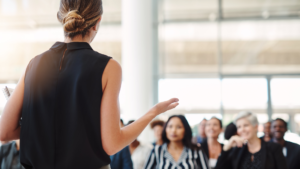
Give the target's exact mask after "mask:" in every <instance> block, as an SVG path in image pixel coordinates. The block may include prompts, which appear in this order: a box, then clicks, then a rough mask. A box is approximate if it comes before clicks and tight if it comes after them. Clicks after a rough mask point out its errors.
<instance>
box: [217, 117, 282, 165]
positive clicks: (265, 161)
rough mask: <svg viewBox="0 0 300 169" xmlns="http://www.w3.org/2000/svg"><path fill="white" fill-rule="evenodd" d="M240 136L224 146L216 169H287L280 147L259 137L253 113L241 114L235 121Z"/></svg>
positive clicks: (234, 137) (233, 137)
mask: <svg viewBox="0 0 300 169" xmlns="http://www.w3.org/2000/svg"><path fill="white" fill-rule="evenodd" d="M234 123H235V125H236V126H237V132H238V136H232V137H231V138H230V140H229V142H228V144H226V145H224V147H223V150H222V152H221V155H220V156H219V158H218V162H217V166H216V168H215V169H222V168H224V166H226V168H228V169H256V168H257V169H287V164H286V161H285V158H284V156H283V153H282V148H281V147H280V145H277V144H275V143H271V142H265V141H263V140H261V139H259V138H258V137H257V131H258V120H257V117H256V115H254V114H253V113H251V112H240V113H239V114H238V115H237V117H236V119H235V121H234Z"/></svg>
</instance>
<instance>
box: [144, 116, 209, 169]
mask: <svg viewBox="0 0 300 169" xmlns="http://www.w3.org/2000/svg"><path fill="white" fill-rule="evenodd" d="M162 139H163V142H164V144H163V145H161V146H155V148H154V149H153V150H152V151H151V154H150V156H149V159H148V161H147V163H146V166H145V169H155V168H160V169H168V168H184V169H192V168H195V169H207V168H208V164H207V158H206V155H205V154H204V153H203V152H202V150H201V149H200V148H199V147H197V146H196V145H194V144H192V142H191V139H192V130H191V127H190V126H189V123H188V121H187V120H186V118H185V117H184V116H182V115H174V116H171V117H170V118H169V119H168V121H167V122H166V125H165V126H164V130H163V133H162Z"/></svg>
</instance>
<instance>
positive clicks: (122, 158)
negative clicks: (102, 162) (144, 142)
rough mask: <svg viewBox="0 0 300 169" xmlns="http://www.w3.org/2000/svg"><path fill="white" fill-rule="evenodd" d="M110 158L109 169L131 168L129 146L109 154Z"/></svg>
mask: <svg viewBox="0 0 300 169" xmlns="http://www.w3.org/2000/svg"><path fill="white" fill-rule="evenodd" d="M110 160H111V163H110V167H111V169H133V164H132V160H131V155H130V151H129V146H127V147H125V148H124V149H122V150H121V151H119V152H118V153H117V154H115V155H112V156H110Z"/></svg>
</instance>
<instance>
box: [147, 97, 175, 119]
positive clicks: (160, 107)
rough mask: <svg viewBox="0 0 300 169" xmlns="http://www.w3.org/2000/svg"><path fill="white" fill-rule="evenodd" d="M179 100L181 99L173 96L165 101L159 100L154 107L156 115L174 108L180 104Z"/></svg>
mask: <svg viewBox="0 0 300 169" xmlns="http://www.w3.org/2000/svg"><path fill="white" fill-rule="evenodd" d="M178 101H179V99H177V98H172V99H170V100H167V101H164V102H159V103H157V104H156V105H155V106H154V107H153V108H152V109H153V110H154V112H155V115H159V114H161V113H163V112H166V111H168V110H171V109H174V108H175V107H176V106H178V104H179V103H178Z"/></svg>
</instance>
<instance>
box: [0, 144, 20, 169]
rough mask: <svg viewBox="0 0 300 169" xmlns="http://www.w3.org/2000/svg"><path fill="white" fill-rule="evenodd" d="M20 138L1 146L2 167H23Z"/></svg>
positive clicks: (0, 165)
mask: <svg viewBox="0 0 300 169" xmlns="http://www.w3.org/2000/svg"><path fill="white" fill-rule="evenodd" d="M19 150H20V140H15V141H11V142H6V143H3V144H2V145H1V147H0V168H1V169H23V167H22V165H21V163H20V155H19Z"/></svg>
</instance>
